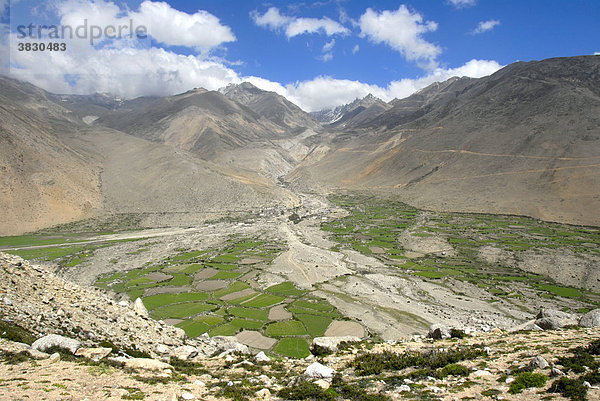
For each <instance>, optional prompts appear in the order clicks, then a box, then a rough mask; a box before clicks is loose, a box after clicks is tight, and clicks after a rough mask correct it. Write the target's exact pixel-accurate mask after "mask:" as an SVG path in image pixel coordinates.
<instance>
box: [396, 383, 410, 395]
mask: <svg viewBox="0 0 600 401" xmlns="http://www.w3.org/2000/svg"><path fill="white" fill-rule="evenodd" d="M398 391H399V392H401V393H407V392H409V391H410V387H409V386H407V385H406V384H403V385H401V386H400V387H398Z"/></svg>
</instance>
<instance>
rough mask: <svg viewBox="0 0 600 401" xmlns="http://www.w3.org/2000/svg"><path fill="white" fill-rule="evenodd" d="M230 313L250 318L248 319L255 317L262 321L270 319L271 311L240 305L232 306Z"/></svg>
mask: <svg viewBox="0 0 600 401" xmlns="http://www.w3.org/2000/svg"><path fill="white" fill-rule="evenodd" d="M229 314H230V315H233V316H236V317H242V318H248V319H254V320H261V321H267V320H269V311H268V310H265V309H250V308H241V307H238V306H232V307H231V308H229Z"/></svg>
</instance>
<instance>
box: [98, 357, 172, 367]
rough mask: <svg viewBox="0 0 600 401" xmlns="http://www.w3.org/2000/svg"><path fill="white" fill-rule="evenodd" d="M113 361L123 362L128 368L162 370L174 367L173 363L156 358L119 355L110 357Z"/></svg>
mask: <svg viewBox="0 0 600 401" xmlns="http://www.w3.org/2000/svg"><path fill="white" fill-rule="evenodd" d="M110 359H111V360H113V361H116V362H121V363H123V364H124V365H125V367H126V368H131V369H138V370H152V371H161V370H167V369H173V367H172V366H171V365H169V364H168V363H165V362H161V361H157V360H156V359H150V358H125V357H122V356H121V357H117V358H110Z"/></svg>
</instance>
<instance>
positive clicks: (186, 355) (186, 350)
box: [171, 345, 198, 361]
mask: <svg viewBox="0 0 600 401" xmlns="http://www.w3.org/2000/svg"><path fill="white" fill-rule="evenodd" d="M196 355H198V350H197V349H196V348H194V347H192V346H191V345H182V346H181V347H177V348H175V349H174V350H172V351H171V356H173V357H175V358H177V359H179V360H182V361H188V360H190V359H192V358H193V357H195V356H196Z"/></svg>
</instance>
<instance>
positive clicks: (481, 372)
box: [471, 370, 492, 377]
mask: <svg viewBox="0 0 600 401" xmlns="http://www.w3.org/2000/svg"><path fill="white" fill-rule="evenodd" d="M471 374H472V375H473V377H486V376H491V375H492V373H491V372H490V371H487V370H476V371H475V372H473V373H471Z"/></svg>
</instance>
